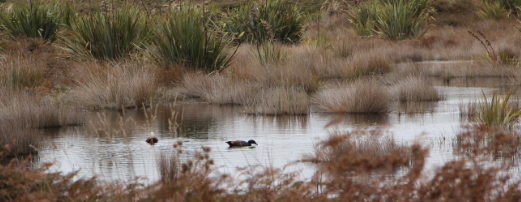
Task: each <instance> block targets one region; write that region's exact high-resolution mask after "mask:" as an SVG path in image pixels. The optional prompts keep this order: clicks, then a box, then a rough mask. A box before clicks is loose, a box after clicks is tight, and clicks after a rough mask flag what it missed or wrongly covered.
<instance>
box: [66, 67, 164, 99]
mask: <svg viewBox="0 0 521 202" xmlns="http://www.w3.org/2000/svg"><path fill="white" fill-rule="evenodd" d="M153 70H154V69H153V68H152V67H151V66H148V65H147V64H146V63H144V62H139V61H123V62H108V63H99V62H89V63H85V64H80V65H77V66H75V67H74V70H73V75H74V78H75V81H76V86H75V87H74V88H72V89H71V94H72V97H73V100H74V102H77V103H79V104H81V105H82V106H84V107H88V108H107V109H122V108H133V107H142V106H144V105H145V106H146V105H149V104H150V100H151V99H153V98H154V96H155V91H156V83H155V72H154V71H153Z"/></svg>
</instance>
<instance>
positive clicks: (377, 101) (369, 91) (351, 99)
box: [314, 79, 392, 114]
mask: <svg viewBox="0 0 521 202" xmlns="http://www.w3.org/2000/svg"><path fill="white" fill-rule="evenodd" d="M314 100H315V102H316V103H317V104H318V105H319V106H320V107H321V108H322V109H324V110H326V111H328V112H334V113H362V114H365V113H368V114H372V113H386V112H388V111H389V110H390V109H391V104H390V101H391V100H392V98H391V94H390V93H389V92H388V90H387V89H385V87H384V86H383V85H381V84H380V83H378V82H377V81H376V80H374V79H361V80H357V81H354V82H353V83H351V84H348V85H346V86H341V87H338V88H334V89H333V88H332V89H327V90H324V91H322V92H319V93H318V94H317V95H316V96H315V97H314Z"/></svg>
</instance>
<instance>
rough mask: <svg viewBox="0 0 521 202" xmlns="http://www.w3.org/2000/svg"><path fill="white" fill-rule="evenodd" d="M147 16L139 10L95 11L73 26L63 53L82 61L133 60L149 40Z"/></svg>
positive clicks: (74, 22)
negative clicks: (92, 59)
mask: <svg viewBox="0 0 521 202" xmlns="http://www.w3.org/2000/svg"><path fill="white" fill-rule="evenodd" d="M147 26H148V24H147V19H146V16H145V14H144V13H143V12H142V11H140V10H138V9H137V8H133V7H130V8H120V9H116V10H114V11H113V12H110V13H108V12H103V11H95V12H93V13H89V14H85V15H82V16H80V17H78V19H76V20H74V21H72V22H71V30H72V33H71V35H70V36H68V37H66V38H63V40H62V42H63V45H64V46H63V47H62V48H63V49H64V50H66V51H68V52H70V53H72V54H74V55H76V56H78V57H82V58H85V57H93V58H96V59H102V60H117V59H121V58H125V57H129V56H130V55H131V54H133V53H135V52H136V51H137V50H138V49H139V47H143V44H144V43H145V42H146V40H147V39H148V37H149V34H148V33H149V32H148V31H147Z"/></svg>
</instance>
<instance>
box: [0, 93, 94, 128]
mask: <svg viewBox="0 0 521 202" xmlns="http://www.w3.org/2000/svg"><path fill="white" fill-rule="evenodd" d="M2 90H4V94H3V95H2V97H1V98H0V120H1V121H2V122H5V123H10V124H11V127H15V128H50V127H62V126H67V125H78V124H81V123H83V120H84V119H83V115H82V114H81V113H79V112H77V111H76V110H75V109H74V108H73V107H72V106H70V105H67V104H65V103H61V102H60V101H58V100H53V99H51V98H49V97H41V96H39V95H36V94H34V93H31V92H23V91H22V92H21V91H13V90H7V89H2Z"/></svg>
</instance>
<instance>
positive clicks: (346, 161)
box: [303, 130, 413, 171]
mask: <svg viewBox="0 0 521 202" xmlns="http://www.w3.org/2000/svg"><path fill="white" fill-rule="evenodd" d="M362 131H363V132H362ZM412 156H413V155H412V151H411V150H410V149H409V148H408V147H407V146H400V145H398V144H397V143H396V141H395V140H394V138H392V137H390V136H386V135H384V134H383V133H382V131H381V130H375V131H370V130H361V131H356V132H352V133H339V132H332V133H330V134H329V136H328V137H327V139H326V140H325V141H322V142H320V143H318V145H317V146H315V151H314V153H313V154H311V155H307V156H304V158H303V161H305V162H313V163H319V164H320V165H321V166H327V165H328V164H342V165H343V166H344V167H343V168H342V169H341V170H343V171H359V170H358V169H360V168H362V169H370V170H375V169H377V168H379V166H383V165H385V166H393V167H399V166H408V165H410V163H411V162H412V160H413V159H412ZM390 157H392V158H395V160H396V161H395V162H393V163H390V164H387V163H384V164H380V163H383V162H385V161H393V160H392V159H389V158H390ZM383 159H385V160H383ZM363 164H367V165H363ZM362 165H363V166H362ZM387 169H389V168H387Z"/></svg>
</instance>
